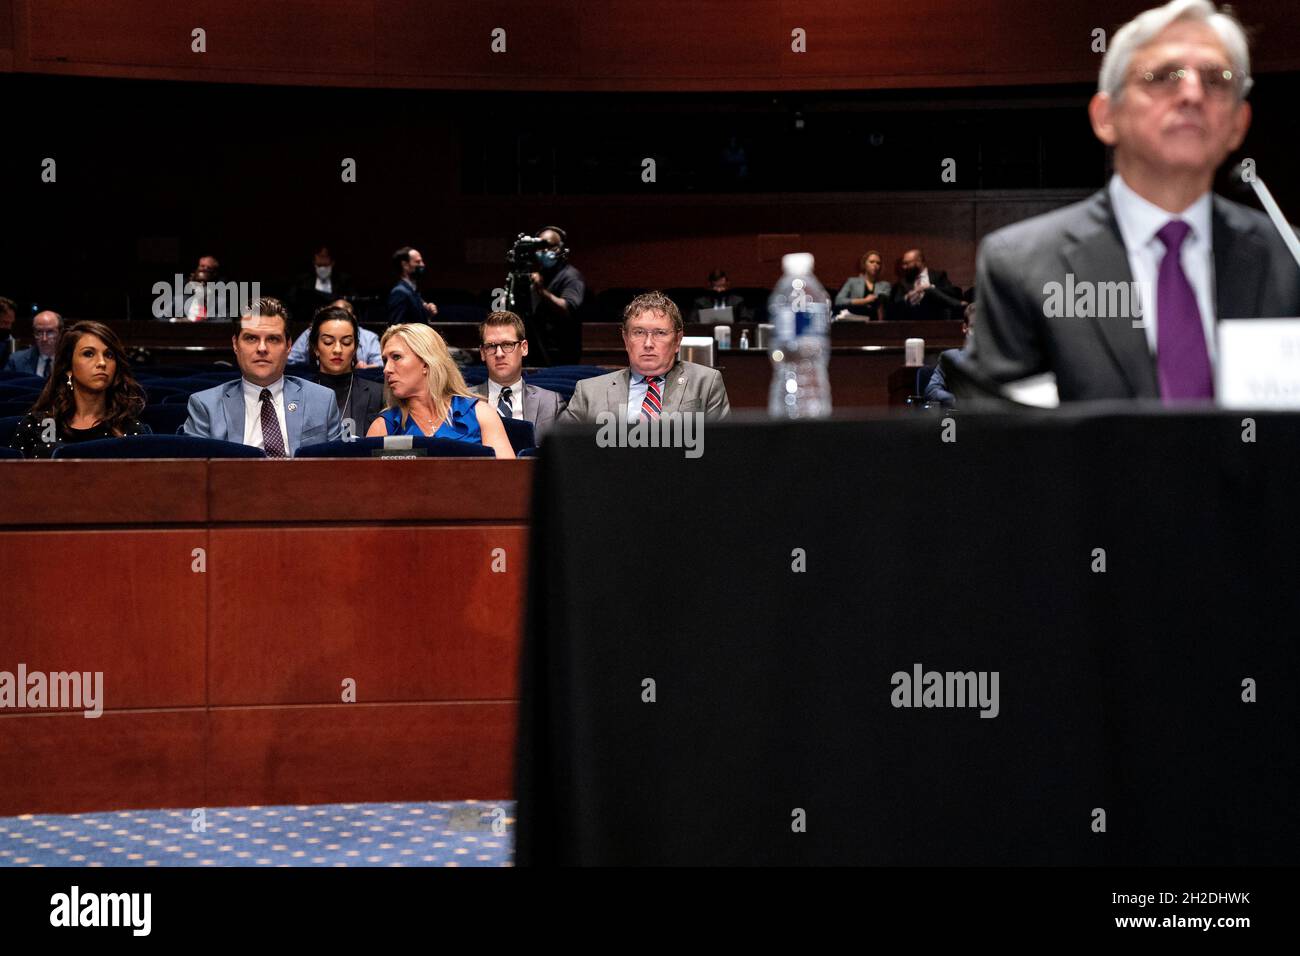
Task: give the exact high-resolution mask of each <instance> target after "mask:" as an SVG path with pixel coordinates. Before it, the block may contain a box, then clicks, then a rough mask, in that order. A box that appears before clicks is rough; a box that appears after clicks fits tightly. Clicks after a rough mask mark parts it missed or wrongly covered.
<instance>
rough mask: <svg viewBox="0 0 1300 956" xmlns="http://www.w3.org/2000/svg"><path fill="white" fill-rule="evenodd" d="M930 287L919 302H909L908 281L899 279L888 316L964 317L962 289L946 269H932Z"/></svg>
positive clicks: (887, 312)
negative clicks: (953, 281) (956, 284)
mask: <svg viewBox="0 0 1300 956" xmlns="http://www.w3.org/2000/svg"><path fill="white" fill-rule="evenodd" d="M928 271H929V273H930V288H928V289H927V290H926V291H925V297H924V298H922V299H921V301H920V302H919V303H917V304H916V305H909V304H908V302H907V289H908V287H907V285H906V283H903V282H896V283H894V285H893V286H892V287H891V288H890V290H889V303H888V304H887V305H886V307H885V318H887V319H917V320H922V321H936V320H942V319H960V318H961V309H962V305H961V289H959V288H957V287H956V286H955V285H953V284H952V283H951V282H949V281H948V273H946V272H944V271H943V270H942V269H930V270H928Z"/></svg>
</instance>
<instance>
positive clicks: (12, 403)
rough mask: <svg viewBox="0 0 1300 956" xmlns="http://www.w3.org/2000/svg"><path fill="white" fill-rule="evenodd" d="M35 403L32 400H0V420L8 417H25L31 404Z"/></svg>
mask: <svg viewBox="0 0 1300 956" xmlns="http://www.w3.org/2000/svg"><path fill="white" fill-rule="evenodd" d="M35 401H36V399H34V398H33V399H31V400H30V401H28V400H26V399H19V400H14V399H0V418H3V417H6V416H9V415H26V414H27V413H28V412H29V411H30V410H31V407H32V403H33V402H35Z"/></svg>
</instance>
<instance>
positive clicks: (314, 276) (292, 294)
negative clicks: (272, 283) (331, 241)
mask: <svg viewBox="0 0 1300 956" xmlns="http://www.w3.org/2000/svg"><path fill="white" fill-rule="evenodd" d="M352 294H353V288H352V277H351V276H349V275H348V274H347V273H346V272H340V271H339V269H338V267H337V266H336V265H335V263H334V256H333V255H332V254H331V253H330V250H329V247H328V246H320V247H319V248H318V249H317V250H316V251H315V252H314V253H313V254H312V271H311V272H307V273H304V274H302V275H299V276H297V277H296V278H295V279H294V280H293V284H292V285H291V286H290V287H289V291H288V294H287V295H286V296H285V299H284V301H285V303H286V304H287V305H288V306H289V309H290V311H291V312H293V314H294V315H315V314H316V310H317V309H323V308H325V306H327V305H329V304H330V303H331V302H333V301H334V300H335V299H341V298H343V297H345V296H349V295H352ZM290 361H292V359H291V360H290Z"/></svg>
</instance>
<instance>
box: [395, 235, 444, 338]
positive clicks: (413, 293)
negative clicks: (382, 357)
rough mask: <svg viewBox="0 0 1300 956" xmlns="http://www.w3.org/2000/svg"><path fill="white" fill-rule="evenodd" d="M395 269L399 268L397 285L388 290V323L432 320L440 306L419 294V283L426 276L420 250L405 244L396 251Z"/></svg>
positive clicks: (398, 323)
mask: <svg viewBox="0 0 1300 956" xmlns="http://www.w3.org/2000/svg"><path fill="white" fill-rule="evenodd" d="M393 268H394V269H396V270H397V285H395V286H393V288H392V290H391V291H390V292H389V293H388V324H389V325H390V326H392V325H407V324H411V323H414V322H431V321H432V320H433V318H434V316H436V315H437V314H438V307H437V306H436V305H434V304H433V303H432V302H425V301H424V297H423V296H421V295H420V287H419V285H418V283H419V281H420V277H421V276H422V275H424V256H422V255H420V250H419V249H412V248H411V247H410V246H402V248H400V249H398V250H397V251H396V252H394V253H393Z"/></svg>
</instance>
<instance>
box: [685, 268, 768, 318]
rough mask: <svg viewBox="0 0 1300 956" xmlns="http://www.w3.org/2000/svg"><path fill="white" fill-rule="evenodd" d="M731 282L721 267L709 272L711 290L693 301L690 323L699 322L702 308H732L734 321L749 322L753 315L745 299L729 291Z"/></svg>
mask: <svg viewBox="0 0 1300 956" xmlns="http://www.w3.org/2000/svg"><path fill="white" fill-rule="evenodd" d="M730 288H731V283H730V282H729V281H728V279H727V274H726V273H725V272H723V271H722V270H721V269H714V270H713V271H712V272H710V273H709V291H708V292H707V293H706V294H705V295H702V296H699V297H697V298H696V300H695V302H694V303H692V305H693V308H692V309H691V314H690V315H689V316H688V317H687V319H686V321H687V322H688V323H694V322H698V321H699V320H700V310H701V309H730V310H731V318H732V321H734V322H749V321H752V317H751V316H750V314H749V309H747V308H745V300H744V299H743V298H741V297H740V296H738V295H736V293H734V292H729V291H728V289H730Z"/></svg>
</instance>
